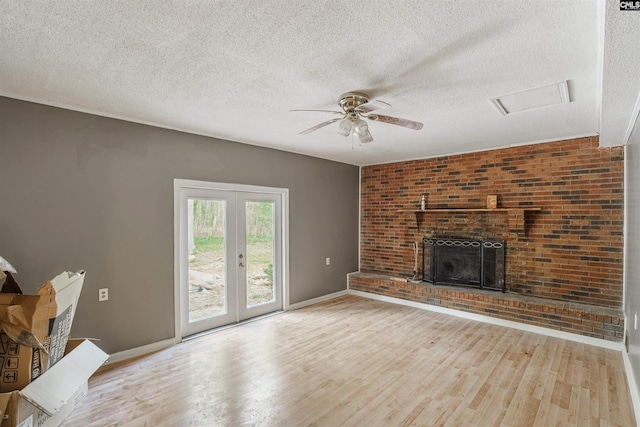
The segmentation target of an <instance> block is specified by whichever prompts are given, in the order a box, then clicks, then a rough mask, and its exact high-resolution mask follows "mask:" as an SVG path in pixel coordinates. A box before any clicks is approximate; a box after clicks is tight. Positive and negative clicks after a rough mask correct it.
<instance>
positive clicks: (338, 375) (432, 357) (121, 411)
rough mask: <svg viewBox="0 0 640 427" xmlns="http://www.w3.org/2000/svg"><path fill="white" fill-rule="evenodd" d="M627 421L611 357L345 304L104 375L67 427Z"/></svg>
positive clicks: (365, 303) (441, 318)
mask: <svg viewBox="0 0 640 427" xmlns="http://www.w3.org/2000/svg"><path fill="white" fill-rule="evenodd" d="M634 423H635V420H634V418H633V412H632V407H631V400H630V397H629V389H628V386H627V384H626V378H625V375H624V369H623V363H622V357H621V355H620V354H619V353H618V352H615V351H613V350H607V349H602V348H599V347H592V346H589V345H586V344H580V343H575V342H569V341H564V340H561V339H558V338H552V337H547V336H542V335H538V334H534V333H529V332H524V331H520V330H515V329H509V328H505V327H500V326H496V325H490V324H484V323H479V322H475V321H471V320H466V319H462V318H458V317H453V316H448V315H445V314H440V313H434V312H429V311H424V310H420V309H416V308H412V307H406V306H400V305H395V304H389V303H384V302H380V301H374V300H370V299H366V298H361V297H355V296H344V297H340V298H336V299H333V300H330V301H326V302H323V303H320V304H316V305H313V306H309V307H305V308H303V309H300V310H296V311H291V312H285V313H281V314H278V315H275V316H271V317H268V318H265V319H262V320H259V321H256V322H252V323H248V324H245V325H241V326H238V327H234V328H228V329H225V330H220V331H216V332H214V333H212V334H209V335H205V336H202V337H199V338H196V339H193V340H190V341H187V342H184V343H181V344H179V345H176V346H174V347H171V348H169V349H166V350H163V351H160V352H157V353H153V354H150V355H147V356H144V357H141V358H137V359H135V360H131V361H128V362H126V363H121V364H118V366H115V367H114V368H112V369H105V370H102V371H100V372H98V373H97V374H95V375H94V376H93V377H92V378H91V379H90V383H89V395H88V396H87V398H86V399H85V400H84V401H83V402H82V403H81V405H80V406H79V407H78V408H76V410H75V411H74V412H73V413H72V415H71V416H70V417H69V418H68V419H67V420H66V422H65V423H64V424H63V425H64V426H66V427H76V426H82V427H94V426H95V427H97V426H100V427H102V426H122V427H138V426H171V427H175V426H218V425H221V426H227V425H229V426H236V425H255V426H337V425H340V426H363V425H367V426H377V425H384V426H442V427H445V426H482V427H485V426H488V427H491V426H496V427H498V426H505V427H506V426H514V427H516V426H517V427H523V426H556V425H567V426H581V427H582V426H591V425H594V426H595V425H603V426H604V425H606V426H615V425H619V426H625V427H627V426H632V425H635V424H634Z"/></svg>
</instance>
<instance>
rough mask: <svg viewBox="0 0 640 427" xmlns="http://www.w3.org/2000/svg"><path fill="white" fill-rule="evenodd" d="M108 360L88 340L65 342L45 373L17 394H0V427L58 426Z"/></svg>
mask: <svg viewBox="0 0 640 427" xmlns="http://www.w3.org/2000/svg"><path fill="white" fill-rule="evenodd" d="M108 357H109V356H108V355H107V354H106V353H105V352H103V351H102V350H100V349H99V348H98V347H97V346H96V345H95V344H93V343H92V342H91V341H89V340H69V343H68V345H67V353H66V355H65V356H64V357H63V358H62V359H61V360H60V361H59V362H58V363H56V364H55V365H54V366H52V367H51V368H49V369H48V370H47V371H46V372H45V373H43V374H42V375H40V376H39V377H38V378H37V379H35V380H34V381H33V382H31V383H30V384H29V385H27V386H26V387H24V388H23V389H22V390H20V391H13V392H8V393H0V414H2V424H0V427H34V426H38V427H57V426H59V425H60V424H61V423H62V421H63V420H64V419H65V418H66V417H67V416H68V415H69V414H70V413H71V411H72V410H73V409H74V408H75V407H76V406H77V405H78V403H80V401H82V399H84V397H85V396H86V395H87V390H88V379H89V377H90V376H91V375H92V374H93V373H94V372H95V371H96V370H98V368H99V367H100V366H101V365H102V364H103V363H104V362H105V361H106V360H107V359H108Z"/></svg>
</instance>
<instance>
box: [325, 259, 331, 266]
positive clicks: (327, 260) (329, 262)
mask: <svg viewBox="0 0 640 427" xmlns="http://www.w3.org/2000/svg"><path fill="white" fill-rule="evenodd" d="M326 263H327V265H329V264H331V258H328V257H327V259H326Z"/></svg>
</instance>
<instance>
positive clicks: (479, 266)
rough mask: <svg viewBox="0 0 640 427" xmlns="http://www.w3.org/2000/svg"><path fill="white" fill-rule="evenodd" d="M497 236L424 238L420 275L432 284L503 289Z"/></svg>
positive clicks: (502, 245)
mask: <svg viewBox="0 0 640 427" xmlns="http://www.w3.org/2000/svg"><path fill="white" fill-rule="evenodd" d="M504 261H505V243H504V241H501V240H474V239H466V238H448V237H446V238H437V237H434V238H424V239H423V240H422V266H423V268H422V278H423V280H424V281H427V282H431V283H433V284H434V285H452V286H464V287H472V288H479V289H491V290H497V291H503V292H504V290H505V283H504V271H505V269H504Z"/></svg>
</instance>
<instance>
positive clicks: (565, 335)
mask: <svg viewBox="0 0 640 427" xmlns="http://www.w3.org/2000/svg"><path fill="white" fill-rule="evenodd" d="M349 295H357V296H361V297H364V298H370V299H374V300H378V301H385V302H390V303H393V304H400V305H406V306H408V307H415V308H421V309H423V310H429V311H435V312H437V313H444V314H449V315H451V316H457V317H463V318H465V319H469V320H476V321H478V322H484V323H490V324H493V325H499V326H506V327H508V328H514V329H520V330H522V331H527V332H534V333H537V334H541V335H547V336H550V337H556V338H562V339H565V340H568V341H575V342H580V343H583V344H590V345H594V346H597V347H603V348H608V349H610V350H616V351H623V350H624V344H623V343H620V342H612V341H607V340H603V339H599V338H593V337H585V336H583V335H578V334H572V333H570V332H563V331H558V330H555V329H549V328H543V327H541V326H533V325H527V324H525V323H520V322H514V321H511V320H503V319H496V318H495V317H490V316H484V315H482V314H475V313H469V312H466V311H461V310H454V309H452V308H446V307H439V306H437V305H431V304H425V303H421V302H415V301H408V300H404V299H400V298H393V297H388V296H385V295H378V294H370V293H368V292H362V291H355V290H351V289H350V290H349Z"/></svg>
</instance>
